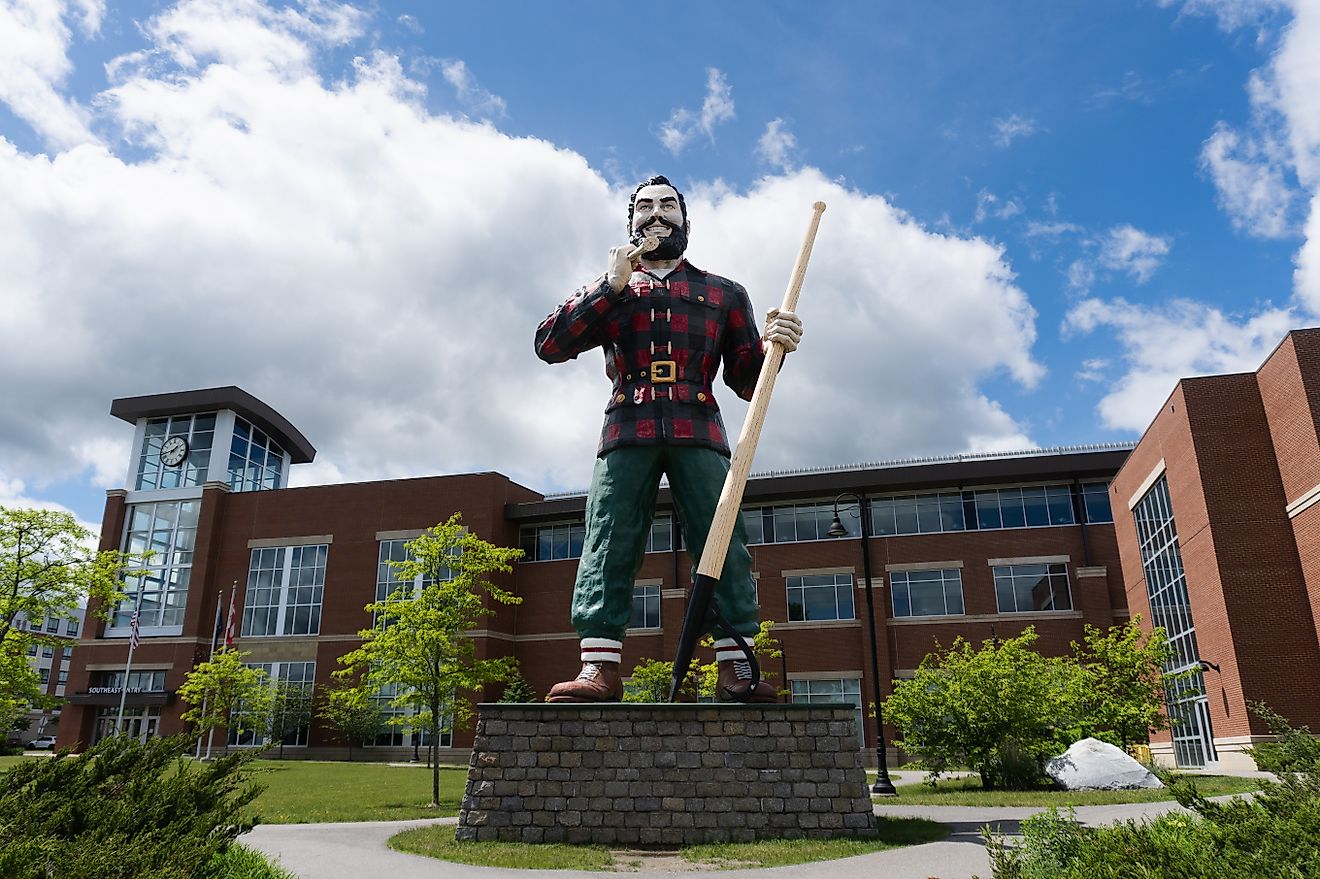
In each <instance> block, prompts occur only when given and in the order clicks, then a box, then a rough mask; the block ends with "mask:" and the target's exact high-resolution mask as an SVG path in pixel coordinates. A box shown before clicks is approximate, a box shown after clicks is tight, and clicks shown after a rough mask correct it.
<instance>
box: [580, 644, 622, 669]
mask: <svg viewBox="0 0 1320 879" xmlns="http://www.w3.org/2000/svg"><path fill="white" fill-rule="evenodd" d="M581 648H582V661H583V662H614V663H617V662H620V661H621V660H622V659H623V642H622V641H615V640H613V639H611V638H583V639H582V642H581Z"/></svg>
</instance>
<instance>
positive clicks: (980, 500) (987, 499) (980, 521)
mask: <svg viewBox="0 0 1320 879" xmlns="http://www.w3.org/2000/svg"><path fill="white" fill-rule="evenodd" d="M976 527H977V528H981V529H985V528H1002V527H1004V521H1003V517H1002V516H1000V514H999V492H997V491H978V492H977V493H976Z"/></svg>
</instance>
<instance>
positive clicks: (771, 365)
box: [697, 201, 825, 580]
mask: <svg viewBox="0 0 1320 879" xmlns="http://www.w3.org/2000/svg"><path fill="white" fill-rule="evenodd" d="M824 212H825V202H823V201H818V202H816V203H815V204H813V205H812V206H811V223H810V224H809V225H808V226H807V234H806V237H804V238H803V239H802V249H801V250H800V251H799V252H798V258H797V264H796V265H794V266H793V274H792V275H791V276H789V279H788V289H787V290H785V291H784V303H783V304H782V305H781V306H779V310H780V311H797V301H798V294H799V293H801V292H802V279H803V278H805V277H806V274H807V262H808V260H810V259H811V248H812V245H814V244H815V243H816V230H817V229H818V228H820V215H821V214H823V213H824ZM783 360H784V348H783V346H782V345H780V344H779V343H778V342H767V343H766V352H765V363H764V364H762V366H761V374H760V375H759V376H758V377H757V379H756V390H754V391H753V392H752V404H751V407H750V408H749V409H748V410H747V419H746V420H745V421H743V426H742V433H741V434H739V436H738V446H737V450H736V451H735V452H734V453H733V462H732V463H731V464H730V465H729V473H728V475H727V476H726V477H725V478H724V489H723V490H722V491H721V492H720V503H719V506H718V507H717V508H716V509H715V518H714V520H713V521H712V522H711V523H710V531H709V532H707V534H706V548H705V550H704V551H703V552H702V553H701V564H699V565H697V573H698V574H704V575H706V576H707V577H713V578H715V579H716V580H718V579H719V578H720V574H721V573H723V572H724V559H725V557H726V556H728V554H729V540H730V539H731V538H732V537H733V526H734V523H735V522H736V521H737V520H738V515H739V513H740V510H739V507H740V506H741V504H742V496H743V489H745V488H746V487H747V476H748V474H750V473H751V471H752V457H753V456H754V455H755V454H756V444H757V442H758V441H760V439H761V427H762V426H763V425H764V424H765V413H766V410H767V409H768V408H769V407H770V394H771V392H773V391H774V389H775V376H777V375H778V374H779V366H780V364H781V363H783Z"/></svg>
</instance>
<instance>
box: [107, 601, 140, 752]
mask: <svg viewBox="0 0 1320 879" xmlns="http://www.w3.org/2000/svg"><path fill="white" fill-rule="evenodd" d="M146 591H147V590H146V589H145V588H144V584H143V583H142V582H141V581H140V580H139V581H138V591H137V599H136V600H135V601H134V602H133V617H132V618H131V619H130V620H129V623H128V660H127V661H126V662H125V663H124V682H123V684H122V685H121V686H120V688H119V716H118V717H117V718H116V719H115V735H119V734H120V733H122V732H123V731H124V702H125V701H126V700H127V699H128V676H129V675H130V674H131V673H132V671H133V651H135V650H136V649H137V642H138V620H139V616H138V615H139V614H140V613H141V612H142V593H144V592H146Z"/></svg>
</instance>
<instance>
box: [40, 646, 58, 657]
mask: <svg viewBox="0 0 1320 879" xmlns="http://www.w3.org/2000/svg"><path fill="white" fill-rule="evenodd" d="M54 655H55V648H54V647H51V646H50V645H49V644H47V645H45V646H43V647H42V648H41V658H42V659H50V658H52V657H53V656H54Z"/></svg>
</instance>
